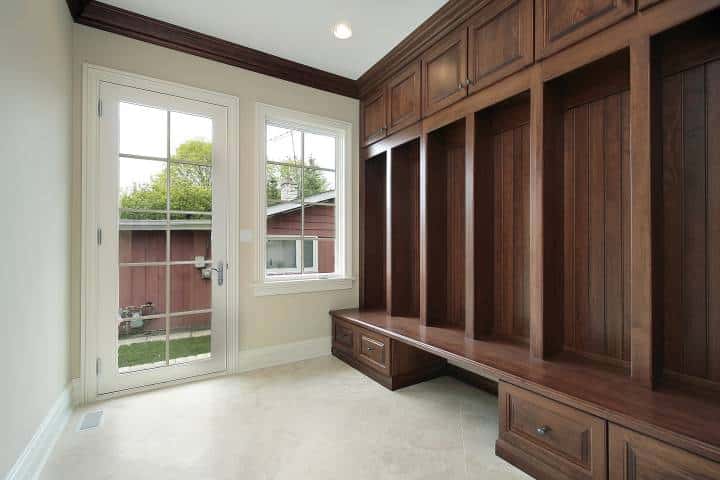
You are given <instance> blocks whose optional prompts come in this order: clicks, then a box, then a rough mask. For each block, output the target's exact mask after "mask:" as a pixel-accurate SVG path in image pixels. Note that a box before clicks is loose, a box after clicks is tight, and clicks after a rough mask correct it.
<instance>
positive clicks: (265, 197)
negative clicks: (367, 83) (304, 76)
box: [256, 104, 352, 294]
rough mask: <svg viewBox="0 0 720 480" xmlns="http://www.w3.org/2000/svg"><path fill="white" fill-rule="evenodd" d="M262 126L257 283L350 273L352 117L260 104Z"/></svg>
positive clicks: (333, 286) (334, 277) (333, 277)
mask: <svg viewBox="0 0 720 480" xmlns="http://www.w3.org/2000/svg"><path fill="white" fill-rule="evenodd" d="M257 128H258V132H259V135H258V172H259V175H258V186H259V188H258V190H259V206H260V208H259V216H258V232H259V235H258V238H257V244H256V245H257V247H258V253H259V255H258V284H259V285H263V286H268V285H270V286H271V285H272V284H275V283H278V282H285V283H286V284H287V282H305V281H306V280H307V281H310V280H337V279H342V280H348V279H350V276H351V272H350V270H351V265H352V262H351V258H350V252H351V250H352V249H351V247H350V246H349V244H348V241H349V239H350V238H351V236H350V225H351V219H350V215H351V209H350V202H349V198H348V197H347V192H349V191H350V188H349V186H350V185H351V184H350V166H349V164H350V157H351V150H350V148H349V145H350V134H351V128H350V124H348V123H345V122H339V121H336V120H330V119H324V118H320V117H316V116H313V115H307V114H303V113H299V112H293V111H290V110H286V109H280V108H276V107H271V106H267V105H262V104H259V105H258V123H257ZM303 245H304V248H303ZM308 257H309V258H308ZM319 283H320V282H316V285H315V286H314V287H313V289H320V290H322V289H325V288H319V287H318V284H319ZM324 285H326V286H327V287H328V288H327V289H336V288H350V287H351V286H352V284H351V282H349V283H348V282H347V281H346V282H343V283H342V284H339V283H338V284H330V283H327V282H326V284H324ZM284 289H285V290H287V287H284ZM256 293H257V294H269V293H271V292H268V291H267V289H263V291H262V292H258V289H256ZM288 293H290V292H288Z"/></svg>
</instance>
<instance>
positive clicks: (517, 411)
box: [500, 383, 607, 479]
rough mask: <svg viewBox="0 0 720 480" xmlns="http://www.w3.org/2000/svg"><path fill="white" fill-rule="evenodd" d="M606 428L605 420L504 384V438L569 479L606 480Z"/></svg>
mask: <svg viewBox="0 0 720 480" xmlns="http://www.w3.org/2000/svg"><path fill="white" fill-rule="evenodd" d="M606 428H607V425H606V422H605V420H602V419H600V418H597V417H594V416H592V415H589V414H586V413H584V412H581V411H579V410H576V409H574V408H572V407H568V406H566V405H563V404H560V403H558V402H555V401H553V400H550V399H548V398H545V397H542V396H540V395H536V394H534V393H532V392H529V391H527V390H523V389H521V388H517V387H514V386H512V385H509V384H507V383H501V384H500V438H501V439H502V440H504V441H506V442H508V443H510V444H512V445H513V446H515V447H516V448H518V449H520V450H522V451H523V452H525V453H527V454H529V455H532V456H534V457H536V458H538V459H540V460H541V461H543V462H545V463H547V464H548V465H550V466H551V467H553V468H556V469H558V470H559V471H560V472H562V473H563V474H564V475H566V476H567V477H569V478H580V479H582V478H587V479H604V478H606V475H607V461H606Z"/></svg>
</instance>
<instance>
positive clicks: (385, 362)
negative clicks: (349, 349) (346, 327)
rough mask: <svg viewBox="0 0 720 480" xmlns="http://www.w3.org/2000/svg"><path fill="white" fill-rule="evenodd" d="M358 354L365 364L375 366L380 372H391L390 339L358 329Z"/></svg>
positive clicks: (358, 357)
mask: <svg viewBox="0 0 720 480" xmlns="http://www.w3.org/2000/svg"><path fill="white" fill-rule="evenodd" d="M356 356H357V359H358V360H359V361H361V362H362V363H364V364H365V365H367V366H369V367H372V368H374V369H375V370H377V371H378V372H380V373H382V374H384V375H389V374H390V339H389V338H387V337H385V336H383V335H378V334H376V333H372V332H369V331H367V330H364V329H358V343H357V350H356Z"/></svg>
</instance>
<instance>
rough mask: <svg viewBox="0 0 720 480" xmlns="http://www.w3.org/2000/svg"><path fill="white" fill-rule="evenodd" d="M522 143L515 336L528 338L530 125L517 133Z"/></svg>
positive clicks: (517, 224)
mask: <svg viewBox="0 0 720 480" xmlns="http://www.w3.org/2000/svg"><path fill="white" fill-rule="evenodd" d="M516 134H517V136H518V142H519V145H520V154H519V155H518V167H517V168H516V169H515V171H516V172H518V173H517V175H516V181H515V184H516V185H517V188H516V192H517V194H516V197H515V198H516V202H515V212H516V219H517V221H516V237H515V247H516V254H515V261H516V267H515V272H516V281H515V318H516V321H517V322H518V325H517V326H516V329H515V331H514V332H513V334H514V335H517V336H521V337H523V338H527V337H528V335H529V333H530V331H529V328H530V311H529V305H528V275H529V270H528V268H529V265H528V248H529V242H528V240H529V236H528V225H529V215H528V212H529V210H528V209H529V206H530V199H529V192H528V167H529V163H530V149H529V146H530V129H529V128H528V126H527V125H523V126H522V127H520V128H519V129H517V130H516Z"/></svg>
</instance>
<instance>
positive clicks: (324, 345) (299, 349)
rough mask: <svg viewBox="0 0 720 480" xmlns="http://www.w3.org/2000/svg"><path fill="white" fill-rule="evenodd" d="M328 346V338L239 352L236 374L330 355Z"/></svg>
mask: <svg viewBox="0 0 720 480" xmlns="http://www.w3.org/2000/svg"><path fill="white" fill-rule="evenodd" d="M330 344H331V338H330V337H321V338H314V339H312V340H305V341H302V342H294V343H286V344H284V345H276V346H272V347H264V348H255V349H252V350H241V351H240V355H239V356H238V369H237V372H249V371H251V370H258V369H260V368H268V367H274V366H277V365H284V364H286V363H293V362H299V361H301V360H307V359H309V358H315V357H322V356H325V355H330Z"/></svg>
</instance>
